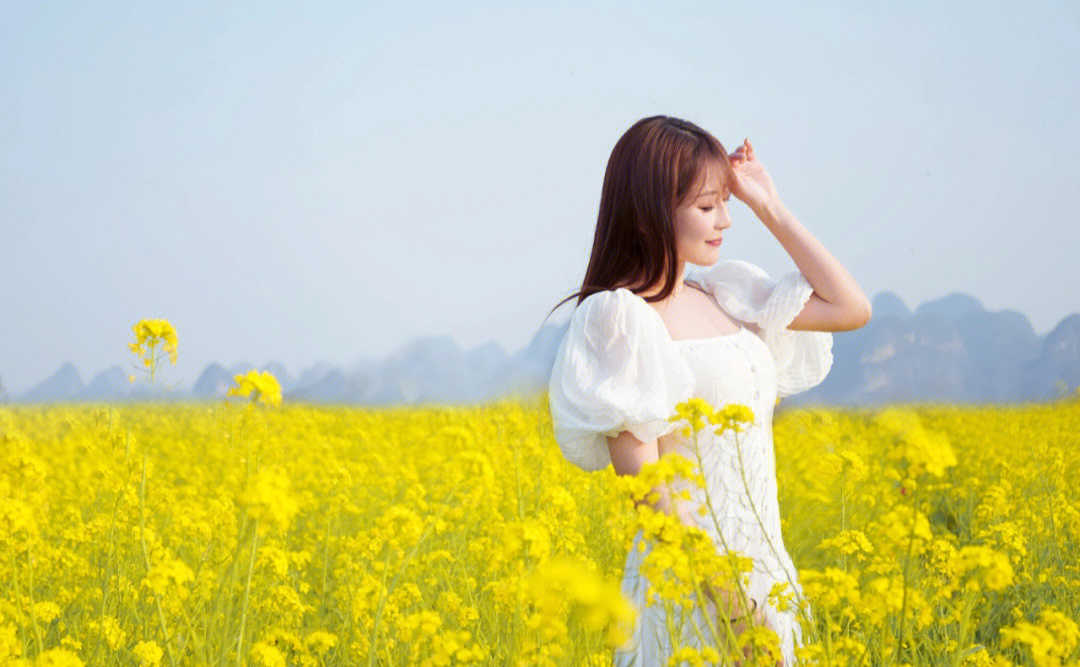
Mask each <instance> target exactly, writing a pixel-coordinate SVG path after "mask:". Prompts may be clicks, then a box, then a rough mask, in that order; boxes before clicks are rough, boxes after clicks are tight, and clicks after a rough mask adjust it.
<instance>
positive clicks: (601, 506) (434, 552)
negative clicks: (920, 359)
mask: <svg viewBox="0 0 1080 667" xmlns="http://www.w3.org/2000/svg"><path fill="white" fill-rule="evenodd" d="M248 380H249V381H250V387H249V389H248V396H249V399H250V400H249V402H248V403H246V404H243V403H238V402H236V399H229V400H228V401H226V402H222V403H218V404H189V405H171V406H169V405H160V404H158V405H155V404H142V405H140V404H131V405H112V406H109V405H105V406H54V407H42V406H6V407H3V408H0V555H2V556H3V557H2V558H0V584H2V586H3V592H2V593H0V663H3V664H14V665H18V664H34V665H83V664H85V665H159V664H160V665H167V664H185V665H187V664H200V665H234V664H250V665H356V664H360V665H392V664H393V665H407V664H419V665H469V664H477V665H481V664H482V665H489V664H499V665H505V664H513V665H518V664H521V665H525V664H528V665H606V664H610V655H611V647H612V646H614V645H616V644H617V643H618V642H619V641H620V640H621V638H622V637H624V636H625V632H626V629H627V624H628V623H629V622H631V621H632V618H633V617H632V613H633V610H632V609H630V608H628V606H627V605H626V604H625V601H623V600H622V599H621V597H620V595H619V589H618V581H619V578H620V576H621V570H622V566H623V561H624V558H625V554H626V550H627V549H628V548H629V542H630V538H631V537H632V536H633V533H634V531H636V530H637V529H639V528H642V527H646V528H648V530H650V531H651V534H652V535H654V536H656V538H657V540H658V543H660V544H664V545H670V546H671V547H672V548H671V549H657V550H656V551H655V552H654V553H658V554H661V555H663V557H664V558H666V559H667V560H666V561H663V562H661V561H659V560H658V561H657V563H656V564H655V566H654V567H655V572H656V573H657V582H658V585H657V588H658V589H660V590H661V591H662V592H663V593H664V594H665V595H667V596H671V597H677V596H679V595H681V594H683V593H685V591H686V590H687V587H686V584H687V582H688V581H691V580H692V579H693V578H694V576H695V574H694V573H693V572H692V571H691V570H692V569H693V568H692V567H690V565H689V564H688V563H687V562H686V558H685V557H684V556H685V554H687V553H696V552H695V551H693V550H688V549H687V548H686V547H687V545H690V544H693V541H694V540H695V539H696V538H695V536H693V535H690V534H688V533H687V532H686V531H683V532H681V533H680V532H679V530H678V529H677V527H676V526H674V525H673V524H672V523H671V522H670V521H665V520H664V517H665V516H666V515H659V514H653V515H650V514H649V513H648V512H636V511H635V509H634V506H633V504H632V499H633V498H634V497H635V494H636V496H637V497H643V496H644V495H646V494H647V493H648V491H649V485H650V484H651V483H652V482H654V481H656V480H658V479H663V478H666V479H671V478H672V476H673V475H682V476H684V477H690V478H692V477H693V475H694V469H693V466H692V462H688V461H686V460H685V459H682V460H681V461H679V460H677V457H665V458H664V459H662V460H661V463H660V464H657V465H656V466H655V467H652V468H651V469H650V474H651V475H652V476H653V477H652V478H651V479H650V478H649V477H648V476H643V477H641V478H636V479H635V478H619V477H618V476H616V475H615V474H614V471H613V470H612V469H611V468H609V469H607V470H605V471H603V472H601V473H594V474H587V473H584V472H582V471H580V470H578V469H576V468H573V467H572V466H570V465H569V464H568V463H566V462H565V461H564V460H563V459H562V458H561V455H560V453H559V451H558V448H557V447H556V445H555V443H554V441H553V439H552V435H551V430H550V428H551V425H550V418H549V417H548V416H547V412H546V406H545V405H544V404H543V403H542V402H540V403H536V404H523V403H516V402H503V403H495V404H492V405H488V406H481V407H474V408H423V409H405V408H389V409H359V408H347V407H308V406H301V405H290V404H288V402H287V401H286V402H284V403H280V404H278V403H277V402H275V401H273V400H269V401H258V402H256V401H255V399H254V398H253V397H254V396H255V395H256V394H259V393H262V392H261V390H259V389H258V387H259V386H262V387H263V390H265V393H263V396H267V395H270V396H272V395H273V387H272V386H270V385H268V384H267V382H266V379H265V378H263V377H261V376H260V377H258V378H255V377H254V376H252V377H250V378H248ZM257 382H261V383H263V384H262V385H258V384H257ZM240 384H242V383H238V387H239V385H240ZM243 391H244V390H243V389H238V391H237V392H236V393H238V394H242V393H243ZM708 407H709V406H701V405H689V404H687V405H684V406H681V415H677V416H681V418H684V419H685V421H686V425H687V428H691V427H696V428H702V427H705V426H704V423H705V421H706V420H704V419H701V418H700V416H701V415H702V414H705V415H709V414H712V415H713V416H714V417H715V418H716V419H715V421H714V422H713V423H714V424H719V425H721V426H723V424H724V419H725V417H724V416H723V415H724V414H726V415H727V416H726V419H727V420H728V422H730V423H737V420H738V419H739V418H740V417H739V415H738V411H737V410H736V411H734V412H733V411H731V410H727V411H720V412H719V414H714V413H710V412H709V409H708ZM695 415H697V417H695ZM733 418H734V420H735V421H734V422H732V421H731V420H732V419H733ZM695 420H696V421H697V423H694V421H695ZM775 433H776V447H777V457H776V458H777V466H778V469H777V474H778V478H779V489H780V494H781V498H780V501H781V507H782V516H783V521H784V524H783V530H784V537H785V542H786V544H787V546H788V549H789V551H790V552H791V554H792V557H793V559H794V561H795V563H796V565H797V566H798V568H799V576H800V578H801V581H802V583H803V587H804V594H805V597H806V598H807V600H806V602H807V603H808V605H809V607H810V608H811V609H812V610H813V615H812V618H811V619H809V620H808V621H807V626H806V631H805V632H804V637H805V638H806V645H805V646H804V647H803V648H801V649H800V653H799V655H800V658H801V661H802V662H803V664H818V665H856V664H858V665H881V664H907V665H945V664H948V665H1014V664H1015V665H1040V666H1046V665H1070V664H1077V653H1078V652H1077V644H1078V641H1080V633H1078V631H1077V624H1076V620H1077V618H1078V616H1080V571H1078V564H1077V556H1076V554H1077V551H1078V536H1080V499H1078V493H1077V489H1078V488H1080V484H1078V482H1080V479H1078V477H1080V475H1078V471H1080V465H1078V464H1080V460H1078V459H1080V442H1078V438H1080V436H1078V434H1080V404H1077V403H1075V402H1063V403H1059V404H1051V405H1031V406H1017V407H1010V408H955V407H920V408H918V409H902V408H891V409H887V410H877V411H870V410H852V411H840V410H794V411H790V412H783V411H781V412H780V413H779V414H778V416H777V419H776V423H775ZM668 459H670V460H668ZM680 554H682V555H683V556H680ZM658 558H659V557H658ZM728 562H729V566H727V567H726V569H725V566H723V565H722V564H721V563H720V561H717V562H716V563H711V564H710V563H709V561H708V560H707V559H705V558H704V557H702V558H700V559H698V562H697V563H696V565H697V566H698V574H697V576H700V573H701V571H702V570H703V569H704V570H705V571H709V572H711V573H712V574H711V575H710V577H711V578H712V579H714V580H723V579H724V578H725V577H727V578H729V579H730V578H734V577H737V576H738V570H739V569H740V566H739V564H738V563H737V562H736V561H735V560H729V561H728ZM665 572H666V573H667V575H665ZM668 575H670V576H668ZM680 587H681V588H680ZM776 593H777V597H776V600H777V601H778V603H781V604H784V603H785V602H784V600H785V595H784V592H783V591H777V592H776ZM786 604H791V605H798V604H800V601H799V600H794V599H789V600H787V602H786ZM768 634H769V632H768V631H765V632H763V633H744V635H742V637H747V636H750V639H744V641H751V642H754V643H755V646H757V647H758V648H759V649H760V653H759V655H761V656H764V655H765V654H766V653H767V651H768V647H769V645H770V637H768ZM774 637H775V635H774ZM681 657H682V658H683V659H684V660H685V661H686V662H685V664H707V662H709V661H712V660H715V659H716V658H717V656H715V655H702V654H695V653H694V652H693V651H684V652H683V654H682V655H681ZM744 664H754V662H753V661H752V660H747V661H746V662H745V663H744ZM760 664H768V663H767V662H766V661H764V660H763V661H762V662H761V663H760Z"/></svg>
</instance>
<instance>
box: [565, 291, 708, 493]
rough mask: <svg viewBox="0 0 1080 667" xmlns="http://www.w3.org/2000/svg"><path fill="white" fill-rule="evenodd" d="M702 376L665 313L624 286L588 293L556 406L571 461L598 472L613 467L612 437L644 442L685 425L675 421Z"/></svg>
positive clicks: (569, 336)
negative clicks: (621, 434) (677, 343)
mask: <svg viewBox="0 0 1080 667" xmlns="http://www.w3.org/2000/svg"><path fill="white" fill-rule="evenodd" d="M693 390H694V376H693V373H692V371H691V370H690V367H689V366H688V365H687V363H686V361H685V360H684V359H683V357H682V355H681V354H680V353H679V351H678V349H677V348H676V346H675V345H674V344H673V343H672V341H671V338H670V336H669V335H668V333H667V329H666V327H665V326H664V322H663V320H662V319H661V318H660V314H659V313H657V312H656V311H654V310H653V309H652V308H650V307H649V305H648V304H647V303H646V302H645V301H644V299H642V298H641V297H640V296H638V295H636V294H634V293H633V292H631V291H630V290H628V289H626V288H623V287H620V288H618V289H615V290H605V291H602V292H596V293H593V294H590V295H589V296H587V297H586V298H585V299H584V300H583V301H582V302H581V303H580V304H579V305H578V307H577V308H576V309H575V310H574V314H573V316H572V317H571V318H570V324H569V327H568V328H567V330H566V334H565V335H564V337H563V340H562V343H561V344H560V345H559V349H558V352H557V353H556V355H555V365H554V366H553V367H552V370H551V379H550V382H549V385H548V404H549V408H550V410H551V421H552V427H553V429H554V435H555V440H556V441H557V442H558V444H559V448H560V449H561V450H562V453H563V456H565V457H566V459H567V460H569V461H570V462H571V463H573V464H574V465H576V466H578V467H579V468H581V469H583V470H586V471H589V472H593V471H597V470H602V469H604V468H606V467H607V466H608V464H610V463H611V454H610V452H609V451H608V444H607V436H613V437H614V436H617V435H618V434H619V432H620V431H630V432H631V433H633V434H634V436H635V437H637V438H638V439H639V440H641V441H643V442H647V441H649V440H652V439H654V438H658V437H660V436H662V435H665V434H667V433H669V432H671V431H672V430H674V429H675V428H676V427H677V424H675V423H673V422H669V421H667V419H668V417H670V416H672V415H674V414H675V406H676V405H677V404H678V403H680V402H682V401H685V400H687V399H688V398H690V396H691V395H692V394H693Z"/></svg>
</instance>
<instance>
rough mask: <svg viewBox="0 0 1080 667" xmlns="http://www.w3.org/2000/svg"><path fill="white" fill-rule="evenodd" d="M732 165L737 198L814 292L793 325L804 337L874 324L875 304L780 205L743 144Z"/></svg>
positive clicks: (765, 175) (748, 146)
mask: <svg viewBox="0 0 1080 667" xmlns="http://www.w3.org/2000/svg"><path fill="white" fill-rule="evenodd" d="M731 164H732V167H733V168H734V170H735V173H736V176H737V177H738V185H737V186H736V187H734V188H732V194H734V195H735V196H736V197H737V198H738V199H740V200H741V201H742V202H743V203H745V204H746V205H747V206H749V207H750V209H751V210H752V211H753V212H754V214H755V215H756V216H757V217H758V219H759V220H761V222H762V223H763V224H764V225H765V227H766V228H768V230H769V231H770V232H772V235H773V236H775V237H776V240H778V241H780V245H782V246H784V250H786V251H787V253H788V254H789V255H791V259H793V260H794V261H795V265H796V266H798V267H799V271H800V272H802V274H803V275H804V276H806V281H807V282H808V283H810V285H811V286H812V287H813V288H814V293H813V294H812V295H810V299H809V300H808V301H807V302H806V305H805V307H804V308H803V309H802V311H801V312H800V313H799V314H798V315H797V316H796V317H795V319H794V320H792V322H791V324H789V325H788V328H789V329H795V330H803V331H850V330H852V329H858V328H859V327H862V326H864V325H865V324H866V323H867V322H869V321H870V316H871V314H872V313H871V307H870V300H869V299H867V298H866V294H865V293H863V291H862V288H860V287H859V284H858V283H856V282H855V279H854V278H852V277H851V274H850V273H848V271H847V269H845V268H844V266H843V265H842V264H841V263H840V261H839V260H837V259H836V258H835V257H833V255H832V253H830V252H829V251H828V250H826V249H825V246H823V245H822V244H821V242H820V241H818V240H817V239H816V238H814V235H813V234H811V233H810V231H809V230H808V229H806V227H804V226H803V225H802V223H800V222H799V220H798V219H797V218H796V217H795V216H794V215H793V214H792V213H791V211H789V210H787V208H786V207H785V206H784V205H783V203H781V201H780V196H779V194H778V193H777V191H776V187H775V185H774V184H773V182H772V179H771V178H770V177H769V175H768V173H767V172H766V171H765V168H764V167H763V166H761V163H760V162H758V160H757V157H756V156H755V155H754V147H753V146H752V145H751V144H750V142H749V140H744V141H743V145H742V146H740V147H739V148H738V149H737V150H736V151H735V154H734V155H733V156H731Z"/></svg>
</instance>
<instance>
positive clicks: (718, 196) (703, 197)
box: [549, 116, 871, 667]
mask: <svg viewBox="0 0 1080 667" xmlns="http://www.w3.org/2000/svg"><path fill="white" fill-rule="evenodd" d="M730 195H734V196H735V197H736V198H737V199H739V200H740V201H742V202H743V203H744V204H746V205H747V206H749V207H750V209H751V210H752V211H753V212H754V213H755V214H756V215H757V217H758V219H759V220H760V221H761V222H762V224H764V225H765V227H766V228H767V229H768V230H769V231H770V232H772V234H773V235H774V236H775V237H776V239H777V240H778V241H779V242H780V244H781V245H782V246H783V247H784V249H785V250H786V251H787V252H788V254H790V255H791V258H792V259H793V260H794V262H795V264H796V266H797V267H798V271H792V272H791V273H789V274H787V275H785V276H783V277H782V278H780V280H778V281H776V282H773V281H772V280H770V278H769V276H768V275H767V274H766V273H765V272H764V271H762V270H761V269H760V268H758V267H757V266H755V265H753V264H751V263H749V262H745V261H741V260H736V259H728V260H724V261H718V259H719V255H720V245H721V241H722V239H723V232H724V230H726V229H727V228H728V227H730V226H731V217H730V216H729V213H728V200H729V197H730ZM688 263H689V264H691V265H694V266H693V267H691V269H690V271H689V272H688V275H686V277H685V278H684V269H686V265H687V264H688ZM574 296H577V298H578V301H577V308H576V309H575V311H574V314H573V316H572V317H571V320H570V324H569V327H568V329H567V331H566V334H565V337H564V338H563V340H562V343H561V345H560V347H559V350H558V352H557V354H556V358H555V365H554V367H553V368H552V373H551V381H550V386H549V390H550V391H549V405H550V409H551V416H552V423H553V426H554V433H555V438H556V440H557V442H558V444H559V447H560V448H561V450H562V452H563V454H564V455H565V456H566V458H567V459H568V460H569V461H571V462H572V463H574V464H575V465H577V466H579V467H581V468H583V469H584V470H587V471H595V470H601V469H603V468H605V467H607V465H608V464H612V465H613V466H614V468H615V472H616V473H617V474H619V475H633V474H636V473H638V472H639V471H640V469H641V467H642V466H643V465H644V464H645V463H649V462H653V461H657V460H658V459H659V457H661V456H663V455H665V454H666V453H668V452H679V453H682V454H684V455H685V456H687V457H688V458H690V459H691V460H696V459H695V458H694V456H693V448H692V445H691V442H690V438H688V437H687V436H684V435H682V433H681V429H679V428H678V427H679V425H678V424H677V423H674V422H670V421H668V417H670V416H672V415H674V414H675V406H676V405H677V404H678V403H681V402H683V401H686V400H687V399H689V398H691V397H700V398H702V399H704V400H705V401H707V402H708V403H709V404H711V405H712V406H715V407H717V408H719V407H721V406H723V405H725V404H733V403H738V404H743V405H747V406H749V407H750V408H751V409H752V411H753V413H754V416H755V420H754V423H753V425H751V426H749V427H748V428H747V429H746V430H744V431H743V432H742V433H740V434H738V436H737V439H736V438H735V437H732V436H733V435H734V434H732V433H730V432H728V433H725V434H722V435H716V434H714V433H713V431H712V430H711V429H705V430H703V431H701V432H700V433H698V436H697V437H698V447H699V451H700V452H701V454H702V466H703V469H702V470H701V472H702V474H703V476H704V477H705V481H706V485H705V489H704V490H698V491H692V502H691V503H690V504H689V505H687V504H685V503H678V506H676V507H673V505H672V502H671V496H662V497H661V500H660V501H658V502H657V507H658V508H659V509H661V510H662V511H664V512H667V513H674V514H676V516H678V517H679V519H680V520H681V521H682V522H684V523H687V524H693V525H696V526H697V527H699V528H701V529H703V530H705V531H706V532H708V533H709V534H710V537H712V538H713V540H714V542H715V544H716V546H717V547H718V548H720V547H722V549H723V551H728V550H733V551H738V552H740V553H742V554H744V555H747V556H750V557H751V558H752V559H753V565H754V568H753V571H752V572H751V573H750V576H749V586H748V589H747V590H745V591H744V593H745V595H742V596H730V597H728V596H726V595H725V596H722V597H720V598H718V597H716V594H717V593H719V591H710V595H709V599H710V600H712V601H713V602H716V603H717V605H718V607H717V606H713V605H712V603H710V604H709V609H708V610H706V611H701V610H696V611H695V612H694V613H693V615H692V617H691V619H690V620H691V621H692V623H696V624H698V626H699V627H698V629H697V631H691V630H687V629H686V628H685V627H684V628H682V629H677V630H675V631H674V632H678V634H679V637H678V638H675V637H673V636H672V632H673V630H672V629H671V628H672V626H671V625H669V624H668V622H667V620H669V619H666V618H665V612H664V609H663V608H662V607H660V606H659V605H647V604H646V599H647V598H646V592H647V589H648V585H649V584H648V581H647V580H646V579H645V578H644V577H643V576H641V575H640V573H639V568H640V565H641V562H642V559H643V558H645V557H646V555H647V554H648V552H649V549H650V548H651V547H649V546H648V545H646V548H645V551H644V553H642V552H641V551H639V550H638V546H639V542H640V541H641V539H642V534H641V532H640V531H639V532H638V535H637V537H635V539H634V544H633V548H631V550H630V552H629V554H628V555H627V559H626V566H625V570H624V575H623V593H624V594H625V595H627V597H629V598H630V599H631V600H632V601H633V602H635V603H636V604H637V605H638V608H639V610H640V612H641V613H640V616H639V620H638V623H637V626H636V627H635V630H634V634H633V637H632V638H631V640H630V641H629V642H628V643H627V644H626V645H624V646H623V647H621V648H620V649H619V650H617V651H616V652H615V664H616V665H641V666H646V667H647V666H652V665H662V664H664V663H665V662H666V659H667V657H668V656H670V655H671V654H672V652H673V651H674V648H675V647H677V646H687V645H689V646H698V647H700V646H701V645H702V644H701V635H700V634H699V631H700V629H701V628H703V627H704V622H705V621H704V618H705V617H704V616H703V614H708V613H713V614H718V613H723V612H727V613H728V614H729V615H728V618H733V619H735V622H734V626H735V628H736V632H737V633H738V632H741V631H742V630H744V629H745V628H747V627H749V626H750V625H754V624H758V625H765V626H767V627H769V628H771V629H773V630H774V631H775V632H776V633H777V635H778V637H779V640H780V647H781V650H782V653H783V658H784V661H783V663H784V664H787V665H793V664H795V655H794V647H795V645H796V644H801V629H800V626H799V623H798V620H797V618H796V616H795V611H793V610H791V609H788V610H785V611H780V610H778V609H777V608H776V607H775V606H774V605H773V603H772V602H771V601H770V600H769V598H768V594H769V591H770V590H771V589H772V587H773V584H776V583H778V582H787V583H788V584H789V585H790V587H791V588H790V589H789V590H793V591H794V592H795V593H797V594H798V595H800V596H801V592H802V589H801V587H800V586H799V583H798V574H797V573H796V571H795V568H794V565H793V564H792V562H791V558H790V556H789V555H788V553H787V551H786V549H785V547H784V542H783V539H782V537H781V535H780V516H779V506H778V503H777V489H776V470H775V460H774V458H773V456H774V452H773V443H772V414H773V408H774V407H775V404H776V402H777V400H778V397H780V396H788V395H791V394H794V393H796V392H800V391H805V390H806V389H809V388H811V387H813V386H815V385H817V384H818V383H819V382H821V381H822V380H823V379H824V378H825V376H826V374H827V373H828V372H829V368H830V367H831V366H832V334H831V333H829V332H832V331H849V330H852V329H857V328H859V327H861V326H863V325H865V324H866V323H867V321H869V319H870V314H871V309H870V302H869V300H868V299H867V298H866V295H865V294H864V293H863V291H862V289H860V287H859V285H858V284H857V283H856V282H855V280H854V279H853V278H852V277H851V275H850V274H849V273H848V272H847V270H845V269H844V267H843V266H841V264H840V262H839V261H837V260H836V258H835V257H833V256H832V255H831V254H830V253H829V251H827V250H826V249H825V248H824V247H823V246H822V245H821V243H819V242H818V241H817V239H815V238H814V237H813V236H812V235H811V234H810V232H809V231H808V230H807V229H806V228H805V227H803V226H802V225H801V224H800V223H799V221H798V220H797V219H796V218H795V216H794V215H792V214H791V212H790V211H788V210H787V209H786V208H785V207H784V205H783V204H782V203H781V201H780V197H779V195H778V194H777V191H776V187H775V186H774V184H773V182H772V179H771V178H770V177H769V175H768V173H767V172H766V171H765V168H764V167H763V166H762V165H761V163H760V162H759V161H758V160H757V157H756V156H755V154H754V148H753V146H752V145H751V143H750V142H749V141H748V140H744V142H743V145H742V146H740V147H739V148H738V149H737V150H736V151H735V153H734V154H733V155H730V156H729V155H728V154H727V152H726V151H725V150H724V147H723V146H722V145H721V144H720V142H719V141H717V140H716V138H715V137H713V136H712V135H711V134H709V133H708V132H706V131H704V130H702V129H701V128H699V127H698V126H696V125H694V124H693V123H690V122H687V121H685V120H681V119H678V118H671V117H667V116H653V117H650V118H644V119H642V120H640V121H638V122H637V123H635V124H634V125H633V127H631V128H630V129H629V130H627V132H626V133H625V134H624V135H623V136H622V137H621V138H620V139H619V141H618V142H617V143H616V145H615V148H614V149H613V151H612V154H611V157H610V159H609V161H608V166H607V171H606V173H605V176H604V185H603V193H602V196H601V200H600V215H599V219H598V221H597V226H596V234H595V236H594V238H593V248H592V254H591V257H590V259H589V266H588V268H587V270H586V272H585V280H584V284H583V286H582V288H581V290H580V291H579V292H577V293H576V294H575V295H571V296H570V297H567V299H564V300H563V301H562V302H560V305H561V303H564V302H565V301H568V300H570V299H572V298H574ZM557 307H558V306H556V308H557ZM705 491H707V492H708V493H709V494H710V498H711V500H712V503H713V507H714V508H715V509H716V513H717V514H718V515H719V516H716V517H715V519H716V520H715V521H714V520H713V518H712V517H707V518H706V519H701V518H697V517H698V515H697V514H696V513H695V512H694V509H696V507H697V506H699V505H700V504H702V503H703V502H704V496H703V495H702V494H703V493H704V492H705ZM723 551H722V552H723ZM721 600H722V604H721V603H720V602H719V601H721ZM680 622H682V621H680Z"/></svg>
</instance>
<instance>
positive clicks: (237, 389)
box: [226, 368, 281, 405]
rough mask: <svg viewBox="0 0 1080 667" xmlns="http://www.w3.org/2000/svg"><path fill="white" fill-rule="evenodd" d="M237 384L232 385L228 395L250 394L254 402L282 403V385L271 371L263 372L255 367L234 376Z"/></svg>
mask: <svg viewBox="0 0 1080 667" xmlns="http://www.w3.org/2000/svg"><path fill="white" fill-rule="evenodd" d="M233 382H235V383H236V386H234V387H230V388H229V390H228V391H227V392H226V395H227V396H250V397H251V400H252V401H253V402H259V403H263V404H266V405H281V385H280V384H279V383H278V381H277V378H276V377H274V375H273V373H271V372H270V371H262V372H261V373H260V372H259V371H257V370H255V369H254V368H253V369H251V370H250V371H248V372H247V373H243V374H240V375H236V376H235V377H234V378H233Z"/></svg>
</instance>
